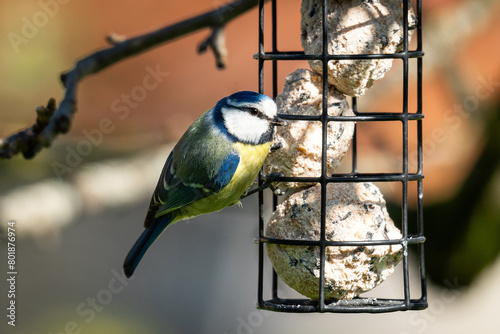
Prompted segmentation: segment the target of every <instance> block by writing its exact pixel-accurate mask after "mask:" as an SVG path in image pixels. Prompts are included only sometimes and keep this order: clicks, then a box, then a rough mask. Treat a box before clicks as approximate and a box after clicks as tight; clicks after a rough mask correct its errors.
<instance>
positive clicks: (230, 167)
mask: <svg viewBox="0 0 500 334" xmlns="http://www.w3.org/2000/svg"><path fill="white" fill-rule="evenodd" d="M170 160H171V159H170ZM168 162H169V160H167V164H166V166H165V168H164V170H163V172H162V175H161V177H160V180H159V182H158V185H157V188H156V190H155V192H154V195H153V199H152V203H151V204H152V206H153V208H151V206H150V210H154V216H155V217H158V216H160V215H163V214H165V213H168V212H172V211H174V210H176V209H178V208H182V207H184V206H186V205H189V204H191V203H194V202H196V201H198V200H200V199H202V198H205V197H208V196H210V195H212V194H215V193H218V192H219V191H220V190H221V189H222V188H224V187H225V186H226V185H227V184H228V183H229V182H230V181H231V179H232V177H233V175H234V173H235V171H236V169H237V168H238V164H239V162H240V156H239V154H238V153H237V152H236V151H232V152H231V153H230V154H229V155H227V156H226V158H225V159H224V160H223V161H222V164H221V166H220V168H219V169H218V170H217V171H215V173H214V172H212V173H210V174H211V175H209V176H207V177H206V178H205V180H207V182H203V183H193V182H191V181H193V179H182V178H181V177H179V176H177V175H176V172H175V169H173V168H171V164H172V162H171V161H170V166H169V167H168V168H167V166H168V165H169V164H168ZM193 172H194V173H206V174H209V173H208V172H206V171H203V169H199V170H194V171H193ZM199 176H200V175H199V174H198V177H196V179H197V180H199V179H200V177H199ZM151 218H153V217H151Z"/></svg>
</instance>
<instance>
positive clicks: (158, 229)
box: [123, 214, 172, 277]
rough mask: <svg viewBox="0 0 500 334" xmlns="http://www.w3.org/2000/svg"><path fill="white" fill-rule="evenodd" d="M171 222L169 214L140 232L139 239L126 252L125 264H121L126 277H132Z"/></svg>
mask: <svg viewBox="0 0 500 334" xmlns="http://www.w3.org/2000/svg"><path fill="white" fill-rule="evenodd" d="M171 222H172V217H171V216H170V215H169V214H167V215H164V216H161V217H159V218H157V219H155V220H154V222H153V223H152V224H151V225H149V227H147V228H146V229H145V230H144V232H142V234H141V236H140V237H139V239H137V241H136V242H135V244H134V246H133V247H132V249H131V250H130V251H129V252H128V255H127V257H126V258H125V262H124V263H123V271H124V272H125V275H126V276H127V277H130V276H132V274H133V273H134V271H135V268H136V267H137V265H138V264H139V262H140V261H141V259H142V257H143V256H144V254H145V253H146V251H147V250H148V248H149V246H151V245H152V244H153V242H154V241H155V240H156V239H157V238H158V237H159V236H160V234H161V233H162V232H163V231H164V230H165V228H167V226H168V225H169V224H170V223H171Z"/></svg>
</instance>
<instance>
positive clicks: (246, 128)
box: [214, 91, 283, 145]
mask: <svg viewBox="0 0 500 334" xmlns="http://www.w3.org/2000/svg"><path fill="white" fill-rule="evenodd" d="M214 111H215V115H216V116H215V117H216V123H217V125H218V126H219V127H221V128H223V129H224V130H225V132H226V133H227V134H228V135H229V136H230V137H232V138H233V139H235V140H236V141H239V142H243V143H248V144H254V145H257V144H263V143H266V142H270V141H271V140H272V139H273V134H274V126H276V125H282V124H283V121H282V120H280V119H279V118H278V117H277V107H276V103H274V101H273V100H272V99H271V98H270V97H268V96H266V95H263V94H259V93H255V92H250V91H243V92H237V93H234V94H232V95H229V96H228V97H225V98H223V99H222V100H220V101H219V102H217V105H216V106H215V108H214Z"/></svg>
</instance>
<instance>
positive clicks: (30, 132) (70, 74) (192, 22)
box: [0, 0, 258, 159]
mask: <svg viewBox="0 0 500 334" xmlns="http://www.w3.org/2000/svg"><path fill="white" fill-rule="evenodd" d="M257 2H258V1H257V0H237V1H234V2H232V3H229V4H227V5H225V6H222V7H219V8H217V9H215V10H213V11H209V12H206V13H204V14H201V15H198V16H195V17H193V18H190V19H187V20H185V21H181V22H178V23H175V24H172V25H170V26H167V27H164V28H161V29H158V30H156V31H152V32H150V33H147V34H144V35H141V36H137V37H133V38H130V39H125V38H123V37H122V36H119V35H111V36H108V39H107V40H108V42H109V43H111V44H112V46H111V47H109V48H106V49H102V50H100V51H97V52H95V53H92V54H90V55H88V56H86V57H85V58H83V59H81V60H79V61H78V62H77V63H76V64H75V66H74V67H73V68H72V69H70V70H69V71H66V72H64V73H63V74H61V81H62V83H63V84H64V87H65V88H66V92H65V94H64V98H63V100H62V102H61V103H60V105H59V108H57V110H55V111H54V109H55V100H53V99H51V100H50V101H49V103H48V104H47V107H43V108H44V110H43V112H42V114H43V117H40V113H39V112H38V109H37V113H38V119H37V124H35V125H33V126H32V127H29V128H27V129H25V130H21V131H19V132H17V133H15V134H13V135H11V136H9V137H6V138H3V139H0V159H9V158H11V157H13V156H14V155H16V154H19V153H22V154H23V156H24V157H25V158H26V159H30V158H32V157H34V156H35V155H36V154H37V153H38V152H39V151H41V150H42V148H43V147H48V146H50V145H51V144H52V142H53V140H54V139H55V137H57V136H58V135H59V134H64V133H66V132H68V130H69V128H70V125H71V121H72V119H73V115H74V114H75V112H76V88H77V84H78V82H79V81H80V80H82V79H83V78H84V77H86V76H87V75H91V74H95V73H97V72H99V71H102V70H103V69H105V68H107V67H109V66H111V65H114V64H116V63H118V62H119V61H121V60H123V59H126V58H130V57H132V56H135V55H137V54H140V53H142V52H145V51H147V50H149V49H151V48H153V47H156V46H159V45H160V44H162V43H165V42H168V41H171V40H173V39H176V38H178V37H181V36H184V35H186V34H189V33H192V32H194V31H197V30H200V29H203V28H212V34H211V36H210V37H209V38H208V40H207V41H205V43H207V44H208V45H210V46H211V47H212V49H213V50H214V52H215V54H216V57H217V64H218V66H220V65H223V64H224V59H225V54H226V51H225V46H224V33H223V29H222V27H224V26H225V24H226V23H228V22H229V21H231V20H232V19H234V18H236V17H238V16H239V15H241V14H243V13H245V12H246V11H248V10H250V9H251V8H253V7H255V6H256V5H257ZM40 110H42V109H40ZM49 114H50V115H49ZM42 119H43V121H42Z"/></svg>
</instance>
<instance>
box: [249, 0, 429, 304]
mask: <svg viewBox="0 0 500 334" xmlns="http://www.w3.org/2000/svg"><path fill="white" fill-rule="evenodd" d="M303 2H309V3H312V2H311V1H310V0H303ZM315 2H316V5H315V6H316V8H313V9H309V10H308V14H309V16H310V17H312V16H313V15H318V13H319V18H318V20H317V22H318V24H319V27H320V28H321V31H320V35H319V37H320V38H318V40H319V41H318V42H319V43H320V45H321V51H319V52H311V51H310V50H309V51H306V52H303V51H279V50H278V48H277V26H278V24H277V18H278V15H279V13H278V6H277V0H271V3H270V4H269V7H270V8H269V9H270V15H271V25H270V28H271V30H272V31H271V34H270V36H271V43H270V46H271V47H270V48H269V46H268V44H267V43H268V42H267V41H266V43H265V42H264V36H265V33H264V28H265V26H266V25H265V24H264V14H265V13H264V12H265V10H264V1H263V0H260V1H259V50H258V53H257V54H256V56H255V57H256V58H257V60H258V63H259V91H260V92H261V93H264V82H265V81H266V80H265V78H267V77H268V76H269V77H271V78H272V95H273V98H276V97H277V96H278V93H279V92H278V66H279V64H280V63H281V62H287V61H310V64H312V63H314V62H315V63H316V69H315V70H316V72H317V75H319V76H320V78H321V81H320V82H321V84H320V86H318V87H319V92H320V94H321V98H322V100H321V104H320V109H319V113H318V114H317V115H310V114H304V115H296V114H281V113H280V115H279V116H280V117H281V118H283V119H286V120H289V121H294V122H316V123H318V122H320V123H319V124H320V125H321V140H320V141H321V146H320V151H321V158H320V165H319V166H320V169H321V170H320V173H319V171H318V175H315V176H290V175H287V174H286V173H283V176H280V177H278V178H276V179H275V181H279V182H282V183H296V184H313V185H315V186H314V187H315V188H316V190H317V194H316V195H317V198H318V199H319V200H318V204H317V207H318V211H319V212H318V233H317V238H316V239H304V238H288V239H287V238H276V237H270V236H269V235H268V234H266V229H265V224H266V221H267V219H265V213H264V212H265V211H266V205H270V204H268V203H267V202H266V201H264V197H265V194H264V192H262V191H261V192H259V236H258V247H259V275H258V305H257V306H258V307H259V308H261V309H266V310H273V311H283V312H302V313H304V312H344V313H359V312H366V313H380V312H392V311H404V310H420V309H424V308H426V307H427V292H426V279H425V268H424V241H425V237H424V234H423V217H422V212H423V203H422V198H423V187H422V182H423V178H424V176H423V172H422V120H423V118H424V115H423V111H422V65H423V62H422V57H423V55H424V53H423V51H422V20H421V18H422V15H421V14H422V1H421V0H416V1H415V3H414V7H413V11H414V16H413V18H412V17H410V14H409V11H410V12H411V3H409V2H408V1H407V0H401V1H400V0H394V1H393V2H396V3H397V5H398V6H399V8H400V9H399V10H402V15H401V18H400V19H399V20H400V21H401V22H400V24H401V26H402V37H401V41H400V47H399V48H398V49H397V50H395V51H394V52H392V53H391V52H384V53H381V52H380V53H376V52H365V53H355V54H354V53H350V54H344V53H341V52H339V53H335V52H334V53H332V52H330V53H329V50H328V43H329V38H330V37H329V32H331V31H329V29H330V30H331V27H329V24H328V15H323V13H330V12H329V6H332V4H331V1H328V0H317V1H315ZM329 2H330V4H329ZM347 2H349V1H347ZM353 2H354V0H353ZM358 2H362V3H363V4H362V5H363V6H364V5H366V4H365V3H369V4H368V5H373V4H372V1H358ZM373 2H378V1H373ZM344 3H346V2H345V1H344ZM368 5H367V6H368ZM302 6H304V3H303V4H302ZM267 9H268V7H266V15H268V14H267ZM332 12H333V11H332ZM336 13H337V12H335V15H338V14H336ZM411 13H413V12H411ZM302 15H303V16H304V13H303V14H302ZM412 15H413V14H412ZM303 19H304V17H303ZM413 19H414V23H413V24H414V25H413V26H410V24H409V21H411V20H413ZM320 20H321V21H320ZM410 29H411V30H413V29H414V36H413V38H416V49H415V50H410V49H409V46H408V45H409V35H408V33H409V30H410ZM266 36H267V35H266ZM302 37H303V36H302ZM378 38H379V39H380V40H379V43H382V44H384V46H385V45H387V43H389V42H390V41H389V40H388V39H387V37H386V36H383V35H380V36H378ZM348 43H349V40H348ZM268 49H270V50H271V51H265V50H268ZM372 51H373V50H372ZM386 59H389V60H394V61H401V63H402V69H403V70H402V72H403V77H402V96H401V99H402V108H401V110H396V111H390V112H383V113H381V112H369V111H367V110H358V99H360V98H362V97H361V95H362V93H363V92H361V93H360V92H359V91H353V92H351V93H346V95H347V94H348V95H350V96H352V97H351V99H350V102H351V103H350V109H351V110H352V113H350V114H345V113H344V114H342V113H339V114H334V115H332V114H331V112H330V111H329V108H330V106H331V105H332V103H331V101H330V100H329V99H330V98H331V96H332V93H331V90H330V88H331V81H332V80H331V79H332V78H329V71H330V70H331V69H330V68H329V66H322V64H329V62H332V64H336V63H338V62H342V61H353V60H356V61H361V60H366V61H367V62H370V61H376V60H386ZM411 61H413V62H416V71H417V72H416V89H415V91H412V92H410V91H409V74H410V73H409V71H410V62H411ZM266 62H271V69H272V70H271V73H270V74H267V72H266V73H265V68H266V69H268V67H266V66H264V64H265V63H266ZM312 67H313V66H312V65H311V68H312ZM318 68H319V70H318ZM313 70H314V69H313ZM268 72H269V71H268ZM330 75H331V74H330ZM368 88H369V86H368ZM346 89H349V88H345V87H344V88H342V91H344V92H345V91H346ZM339 90H340V89H339ZM269 95H270V94H269ZM410 96H412V97H414V99H415V100H416V101H417V104H416V106H417V107H416V110H408V109H409V103H408V101H409V97H410ZM278 105H279V103H278ZM278 112H280V111H278ZM341 122H348V123H350V124H352V125H353V126H354V127H353V135H352V141H350V147H351V148H350V150H351V154H349V155H348V156H349V159H350V160H351V161H350V166H351V167H350V169H351V171H350V172H347V173H337V172H334V173H332V172H331V171H330V170H329V161H328V154H329V153H328V152H329V151H328V150H329V147H328V146H329V145H328V143H329V142H328V140H329V129H330V127H329V125H335V124H340V123H341ZM361 122H363V123H364V122H366V123H370V122H391V123H393V124H401V138H402V156H401V160H402V162H401V170H398V171H397V172H392V171H391V172H360V171H358V158H359V157H358V156H359V154H360V152H359V151H358V143H357V136H358V135H359V133H358V132H357V126H356V124H359V123H361ZM304 124H305V123H304ZM413 126H414V127H415V129H416V131H409V128H410V127H413ZM414 132H415V133H414ZM413 142H415V143H416V171H413V168H412V171H410V170H409V143H413ZM412 145H413V144H412ZM330 146H331V145H330ZM346 162H347V161H345V162H344V163H346ZM264 174H265V173H264ZM260 182H261V184H262V182H264V181H263V179H261V180H260ZM371 182H377V183H395V184H400V187H401V216H400V218H399V217H398V219H396V222H397V225H398V226H399V227H400V229H401V232H400V234H398V235H399V236H398V237H394V236H393V235H392V236H391V234H390V232H388V230H387V228H386V230H385V232H384V233H386V234H385V235H386V237H385V238H377V237H373V238H367V239H366V240H358V239H356V240H354V239H350V240H342V241H338V240H332V238H330V236H331V234H332V232H329V230H328V229H329V223H328V222H327V221H328V219H329V218H328V215H329V213H328V207H327V206H328V205H329V204H328V203H330V202H331V201H332V199H331V196H334V195H332V194H330V193H329V191H331V187H337V188H335V189H337V190H338V189H346V188H348V187H349V186H355V185H358V184H359V185H365V187H366V188H367V189H368V188H369V186H368V184H371ZM411 183H414V184H416V187H415V189H416V192H417V193H416V196H415V198H416V203H415V210H414V211H412V212H415V214H413V213H412V214H411V216H410V211H409V208H408V192H409V191H413V188H412V187H409V185H410V184H411ZM332 189H333V188H332ZM310 192H311V191H309V193H310ZM376 192H377V191H374V193H376ZM266 196H267V195H266ZM329 196H330V197H329ZM380 196H381V195H380ZM302 197H304V196H302ZM272 202H273V204H272V209H273V210H276V209H277V207H278V203H279V196H277V195H276V194H273V201H272ZM280 205H281V204H280ZM371 205H372V204H370V203H368V204H366V203H365V204H363V206H362V208H364V209H365V210H366V211H367V212H368V211H370V210H373V209H374V207H373V206H371ZM305 207H307V210H308V211H311V210H312V209H311V208H310V207H308V206H305ZM383 209H384V210H385V202H384V205H383ZM290 214H294V213H293V212H292V213H290ZM349 215H351V213H350V212H349V213H348V214H347V215H345V216H346V217H348V216H349ZM389 220H390V218H389ZM391 224H392V221H391ZM379 225H380V224H379ZM398 233H399V232H398ZM369 234H370V237H372V234H373V233H371V232H369ZM387 235H389V236H391V237H387ZM271 245H278V246H286V247H302V248H303V249H305V248H309V249H315V250H317V256H318V262H317V267H316V268H314V269H315V274H316V275H317V279H318V281H317V288H316V296H312V297H309V298H297V297H287V296H284V294H283V293H282V290H283V289H282V288H281V285H283V284H284V283H283V282H281V280H280V279H279V276H278V274H277V273H276V271H275V270H274V269H273V270H272V271H271V270H270V269H269V267H270V264H269V262H268V261H267V262H266V258H265V257H266V249H267V250H269V247H270V246H271ZM333 247H337V248H338V249H342V248H345V249H354V251H357V252H360V251H361V252H363V250H365V251H366V250H367V249H372V252H373V249H376V248H377V247H378V248H382V247H386V248H387V249H389V248H391V249H396V250H397V251H398V254H399V255H398V256H400V258H399V260H400V261H401V266H399V267H398V268H400V269H401V270H402V281H403V282H402V284H401V286H402V291H401V293H400V297H398V298H391V297H384V296H382V297H379V296H376V297H365V296H364V295H365V294H366V295H369V292H366V293H364V294H363V296H358V295H355V296H354V297H352V298H330V297H328V296H330V295H329V294H328V292H329V291H327V290H328V289H329V286H328V282H327V280H326V279H325V270H326V269H325V268H326V267H327V266H326V264H327V261H329V260H328V257H329V256H331V255H329V254H330V253H329V251H328V250H329V249H331V248H333ZM410 250H411V251H410ZM294 261H295V262H297V260H296V259H295V260H294ZM413 264H415V266H414V265H413ZM293 265H295V263H294V264H293ZM372 265H373V263H372ZM410 267H411V268H416V271H417V272H418V273H417V274H416V275H410ZM412 270H413V269H412ZM268 273H270V274H271V275H270V276H271V277H269V275H267V274H268ZM266 278H267V279H266ZM289 285H290V284H289ZM414 291H417V292H418V294H419V296H415V295H416V293H415V292H414ZM302 294H303V293H302Z"/></svg>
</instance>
